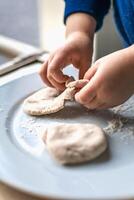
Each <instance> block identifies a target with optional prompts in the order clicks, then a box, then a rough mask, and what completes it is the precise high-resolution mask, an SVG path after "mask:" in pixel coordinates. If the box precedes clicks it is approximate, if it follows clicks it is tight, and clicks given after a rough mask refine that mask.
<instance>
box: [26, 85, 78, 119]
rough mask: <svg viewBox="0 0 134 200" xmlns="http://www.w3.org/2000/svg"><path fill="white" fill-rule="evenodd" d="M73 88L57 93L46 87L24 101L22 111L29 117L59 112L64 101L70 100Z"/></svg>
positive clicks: (53, 89) (73, 91)
mask: <svg viewBox="0 0 134 200" xmlns="http://www.w3.org/2000/svg"><path fill="white" fill-rule="evenodd" d="M75 92H76V91H75V87H74V86H73V87H68V88H66V89H65V90H64V92H62V93H61V94H60V93H59V91H58V90H56V89H55V88H51V87H46V88H44V89H41V90H39V91H38V92H36V93H34V94H33V95H31V96H30V97H28V98H27V99H25V100H24V104H23V110H24V112H26V113H27V114H29V115H35V116H37V115H46V114H51V113H55V112H58V111H60V110H61V109H63V108H64V105H65V101H66V100H72V99H73V97H74V94H75Z"/></svg>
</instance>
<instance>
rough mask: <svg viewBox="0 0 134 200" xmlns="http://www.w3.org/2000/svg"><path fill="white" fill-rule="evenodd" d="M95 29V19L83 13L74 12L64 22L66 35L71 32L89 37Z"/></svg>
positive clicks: (91, 36)
mask: <svg viewBox="0 0 134 200" xmlns="http://www.w3.org/2000/svg"><path fill="white" fill-rule="evenodd" d="M95 29H96V21H95V19H94V18H93V17H92V16H90V15H88V14H85V13H75V14H72V15H70V16H69V17H68V19H67V22H66V37H68V36H70V35H71V34H72V33H81V34H85V35H87V36H88V37H90V38H91V39H92V38H93V36H94V32H95Z"/></svg>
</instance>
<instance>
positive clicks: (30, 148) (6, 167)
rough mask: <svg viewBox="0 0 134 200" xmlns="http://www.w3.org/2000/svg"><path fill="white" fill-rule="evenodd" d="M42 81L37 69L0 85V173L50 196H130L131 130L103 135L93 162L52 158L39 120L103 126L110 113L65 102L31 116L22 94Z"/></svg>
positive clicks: (133, 183)
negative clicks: (59, 161)
mask: <svg viewBox="0 0 134 200" xmlns="http://www.w3.org/2000/svg"><path fill="white" fill-rule="evenodd" d="M41 87H42V83H41V81H40V79H39V77H38V76H37V75H36V74H31V75H27V76H24V77H21V78H19V79H16V80H13V81H11V82H9V83H7V84H5V85H3V86H1V87H0V179H1V180H2V181H3V182H5V183H7V184H9V185H11V186H13V187H16V188H18V189H20V190H23V191H26V192H29V193H32V194H35V195H39V196H43V197H50V198H54V199H56V198H57V199H70V200H72V199H82V200H84V199H92V200H93V199H118V198H120V199H124V198H125V197H127V198H128V197H134V140H133V138H132V136H133V135H132V134H131V135H130V137H129V135H128V137H127V139H122V138H123V137H124V136H125V134H127V128H124V129H122V133H121V134H120V133H119V134H117V133H115V134H113V135H112V136H111V135H110V136H108V135H107V139H108V143H109V148H108V150H107V151H106V152H105V153H104V154H103V155H102V156H100V157H99V158H98V159H96V160H94V161H92V162H89V163H86V164H83V165H79V166H73V167H67V166H61V165H59V164H57V163H56V162H55V161H53V160H52V159H51V158H50V156H49V155H48V153H47V151H46V149H45V147H44V144H43V142H42V140H41V138H40V135H39V132H38V130H39V129H40V128H41V129H42V126H49V125H52V124H54V123H74V122H77V123H78V122H80V123H88V122H89V123H90V122H91V123H95V124H97V125H99V126H101V127H102V128H103V127H106V126H107V123H108V121H109V120H110V119H112V117H113V114H112V113H111V111H103V112H100V111H99V112H95V111H94V112H93V111H92V112H91V111H88V110H87V109H85V108H83V107H81V106H79V105H78V104H74V103H70V104H67V106H66V108H65V109H64V110H62V111H60V112H58V113H55V114H52V115H47V116H44V117H37V118H36V117H30V116H28V115H26V114H24V113H23V110H22V103H23V100H24V99H25V98H26V97H27V96H28V95H30V94H31V93H33V92H34V91H36V90H38V89H39V88H41ZM133 113H134V112H133ZM130 115H131V114H130ZM127 117H128V118H129V120H130V125H132V124H133V121H134V120H133V116H132V115H131V116H129V114H127ZM131 130H132V131H133V126H132V127H131ZM132 131H131V133H132ZM121 135H122V138H121Z"/></svg>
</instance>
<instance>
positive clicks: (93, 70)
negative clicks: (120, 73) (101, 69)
mask: <svg viewBox="0 0 134 200" xmlns="http://www.w3.org/2000/svg"><path fill="white" fill-rule="evenodd" d="M96 71H97V67H96V66H91V67H90V68H89V69H88V71H87V72H86V73H85V75H84V79H87V80H90V79H91V78H92V77H93V76H94V74H95V73H96Z"/></svg>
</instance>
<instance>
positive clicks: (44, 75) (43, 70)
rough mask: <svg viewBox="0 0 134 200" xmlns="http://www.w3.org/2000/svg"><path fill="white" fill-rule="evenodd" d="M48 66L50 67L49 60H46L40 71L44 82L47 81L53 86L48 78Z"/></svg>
mask: <svg viewBox="0 0 134 200" xmlns="http://www.w3.org/2000/svg"><path fill="white" fill-rule="evenodd" d="M47 68H48V61H45V62H44V64H43V65H42V66H41V68H40V69H39V71H38V73H39V75H40V77H41V79H42V80H43V82H45V83H46V84H47V85H48V86H50V87H52V84H51V83H50V81H49V80H48V78H47Z"/></svg>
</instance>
